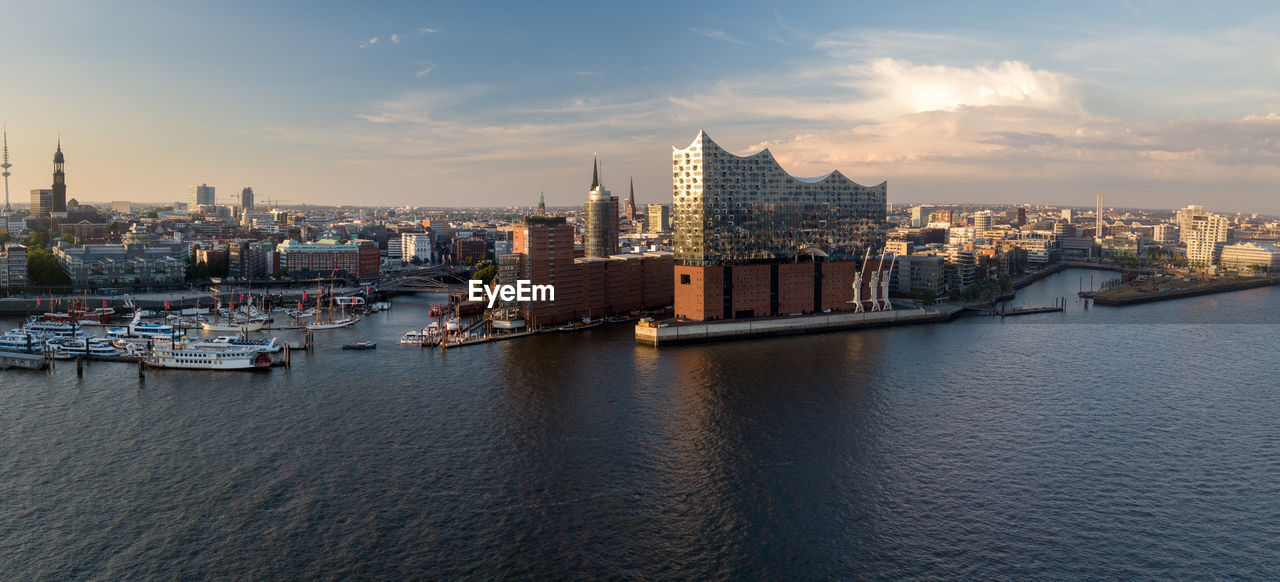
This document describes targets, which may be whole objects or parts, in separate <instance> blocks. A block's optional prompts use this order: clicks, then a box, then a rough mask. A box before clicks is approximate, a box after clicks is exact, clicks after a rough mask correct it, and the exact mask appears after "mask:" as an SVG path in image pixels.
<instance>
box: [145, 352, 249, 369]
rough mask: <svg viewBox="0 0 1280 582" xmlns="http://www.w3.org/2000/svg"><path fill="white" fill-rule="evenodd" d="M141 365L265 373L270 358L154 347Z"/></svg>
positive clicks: (246, 354)
mask: <svg viewBox="0 0 1280 582" xmlns="http://www.w3.org/2000/svg"><path fill="white" fill-rule="evenodd" d="M142 362H143V363H144V364H146V365H148V366H151V367H153V368H179V369H186V370H266V369H270V367H271V356H268V355H267V354H264V353H262V352H258V351H243V350H234V351H233V350H227V351H223V350H211V349H207V348H191V347H187V346H175V347H163V348H162V347H156V348H154V349H152V350H151V352H150V353H149V354H147V355H146V356H144V357H143V359H142Z"/></svg>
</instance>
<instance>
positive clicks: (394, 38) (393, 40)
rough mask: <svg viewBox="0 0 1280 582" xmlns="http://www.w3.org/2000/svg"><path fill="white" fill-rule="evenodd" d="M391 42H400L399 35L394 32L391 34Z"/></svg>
mask: <svg viewBox="0 0 1280 582" xmlns="http://www.w3.org/2000/svg"><path fill="white" fill-rule="evenodd" d="M391 44H400V37H399V36H398V35H395V34H393V35H391Z"/></svg>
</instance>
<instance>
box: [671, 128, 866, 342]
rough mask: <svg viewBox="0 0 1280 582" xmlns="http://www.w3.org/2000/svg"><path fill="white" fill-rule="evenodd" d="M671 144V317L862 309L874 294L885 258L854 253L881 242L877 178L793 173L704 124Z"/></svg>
mask: <svg viewBox="0 0 1280 582" xmlns="http://www.w3.org/2000/svg"><path fill="white" fill-rule="evenodd" d="M672 150H673V151H672V159H671V161H672V164H671V168H672V174H671V187H672V192H671V194H672V204H671V209H672V210H671V218H672V220H671V222H672V229H673V230H674V231H675V241H674V242H675V257H674V258H675V263H676V264H675V295H674V299H675V303H674V307H675V315H676V317H678V318H683V319H691V320H709V319H729V318H732V319H738V318H748V317H759V316H769V315H781V314H796V313H815V312H822V311H841V310H849V309H856V310H861V309H862V308H863V307H864V306H863V305H862V300H861V299H860V298H863V297H875V295H873V294H872V293H871V291H872V286H873V285H874V284H873V283H872V281H875V280H876V278H877V277H879V273H880V272H881V271H883V270H884V267H885V265H884V264H883V261H882V260H881V259H879V258H877V259H876V260H875V261H861V259H863V258H864V257H865V256H867V254H868V251H870V254H877V255H878V254H879V253H880V250H881V249H882V248H883V244H884V243H883V240H884V236H883V233H884V227H885V192H886V184H885V183H881V184H879V185H876V186H862V185H860V184H857V183H855V182H853V181H852V180H850V179H848V178H846V177H845V176H843V175H842V174H840V172H836V171H833V172H830V173H828V174H826V175H825V176H821V177H818V178H797V177H795V176H792V175H790V174H788V173H787V172H786V170H783V169H782V166H780V165H778V162H777V160H775V159H774V157H773V154H771V153H769V150H767V149H766V150H762V151H760V152H757V153H754V154H751V155H749V156H737V155H734V154H731V153H729V152H727V151H725V150H724V149H723V148H721V147H720V146H718V145H716V143H715V142H713V141H711V138H709V137H707V135H706V133H704V132H698V137H696V138H695V139H694V140H693V143H692V144H689V147H686V148H683V149H681V148H672ZM872 273H875V276H873V275H872ZM886 276H887V275H886ZM855 287H857V288H860V289H862V292H861V293H859V294H857V295H855V293H854V289H855ZM886 300H887V298H886Z"/></svg>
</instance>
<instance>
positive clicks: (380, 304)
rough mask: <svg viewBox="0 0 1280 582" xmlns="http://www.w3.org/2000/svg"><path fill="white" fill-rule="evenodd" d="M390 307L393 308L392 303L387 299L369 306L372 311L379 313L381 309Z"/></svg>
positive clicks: (384, 309)
mask: <svg viewBox="0 0 1280 582" xmlns="http://www.w3.org/2000/svg"><path fill="white" fill-rule="evenodd" d="M388 309H391V304H390V303H388V302H386V301H379V302H377V303H374V304H372V305H370V306H369V311H372V312H374V313H377V312H379V311H386V310H388Z"/></svg>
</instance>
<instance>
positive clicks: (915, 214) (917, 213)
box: [911, 206, 930, 228]
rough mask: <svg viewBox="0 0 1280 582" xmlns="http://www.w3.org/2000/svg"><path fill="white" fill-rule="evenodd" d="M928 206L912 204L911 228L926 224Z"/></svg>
mask: <svg viewBox="0 0 1280 582" xmlns="http://www.w3.org/2000/svg"><path fill="white" fill-rule="evenodd" d="M929 208H930V207H929V206H913V207H912V208H911V228H920V227H922V226H924V225H925V224H926V220H925V219H926V218H927V217H928V216H929Z"/></svg>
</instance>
